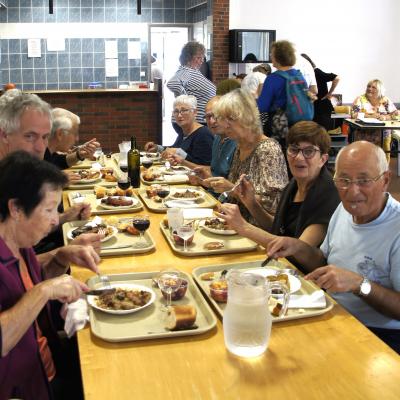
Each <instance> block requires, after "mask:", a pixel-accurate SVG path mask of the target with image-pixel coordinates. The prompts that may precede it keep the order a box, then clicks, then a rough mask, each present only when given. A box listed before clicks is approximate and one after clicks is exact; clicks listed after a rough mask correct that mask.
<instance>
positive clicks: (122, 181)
mask: <svg viewBox="0 0 400 400" xmlns="http://www.w3.org/2000/svg"><path fill="white" fill-rule="evenodd" d="M129 186H131V182H130V180H129V177H128V174H121V175H120V176H119V178H118V187H119V188H120V189H122V190H126V189H128V188H129Z"/></svg>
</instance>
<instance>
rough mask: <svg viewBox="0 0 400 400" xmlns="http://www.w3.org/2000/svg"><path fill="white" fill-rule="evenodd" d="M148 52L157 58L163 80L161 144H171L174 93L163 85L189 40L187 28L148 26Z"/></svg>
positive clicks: (172, 71) (173, 137)
mask: <svg viewBox="0 0 400 400" xmlns="http://www.w3.org/2000/svg"><path fill="white" fill-rule="evenodd" d="M150 37H151V38H150V46H151V47H150V54H151V55H153V56H154V57H155V58H156V59H157V66H158V67H159V68H160V69H161V70H162V73H163V80H164V87H163V91H164V99H163V132H162V138H163V139H162V144H163V145H171V144H172V143H173V142H174V141H175V139H176V132H175V131H174V129H173V128H172V125H171V115H172V104H173V101H174V94H173V93H172V92H171V91H170V90H169V89H168V88H167V86H166V85H165V83H166V82H168V80H169V79H170V78H171V77H172V76H173V75H174V74H175V72H176V70H177V69H178V68H179V65H180V63H179V56H180V54H181V50H182V47H183V46H184V45H185V43H187V42H188V41H189V28H188V27H177V26H169V27H168V26H150Z"/></svg>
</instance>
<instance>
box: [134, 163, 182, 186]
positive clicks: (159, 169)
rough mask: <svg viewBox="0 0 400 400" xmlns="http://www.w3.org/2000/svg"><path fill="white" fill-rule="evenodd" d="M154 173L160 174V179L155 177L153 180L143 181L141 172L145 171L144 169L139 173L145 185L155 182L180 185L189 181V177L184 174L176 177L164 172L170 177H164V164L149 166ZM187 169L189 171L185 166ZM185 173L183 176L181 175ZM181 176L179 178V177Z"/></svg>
mask: <svg viewBox="0 0 400 400" xmlns="http://www.w3.org/2000/svg"><path fill="white" fill-rule="evenodd" d="M150 169H151V170H152V171H153V172H154V173H157V174H162V175H161V178H160V179H155V180H154V181H151V182H149V181H145V180H144V179H143V174H144V173H146V172H147V171H146V170H142V173H141V174H140V180H141V182H142V183H144V184H145V185H154V184H156V183H165V184H167V185H182V184H187V183H188V182H189V177H188V176H187V175H185V174H181V175H179V176H177V177H176V178H173V177H174V175H170V174H165V175H167V176H169V177H171V178H170V179H168V178H167V179H165V178H164V173H163V172H164V171H165V167H164V166H158V167H157V166H156V167H151V168H150ZM187 171H189V168H187ZM183 175H185V176H183ZM180 177H181V178H180Z"/></svg>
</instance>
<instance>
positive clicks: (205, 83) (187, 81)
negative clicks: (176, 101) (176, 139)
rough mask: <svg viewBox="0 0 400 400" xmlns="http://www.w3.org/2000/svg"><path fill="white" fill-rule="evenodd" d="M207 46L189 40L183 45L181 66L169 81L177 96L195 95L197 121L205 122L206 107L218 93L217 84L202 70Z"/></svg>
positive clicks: (170, 87) (173, 122)
mask: <svg viewBox="0 0 400 400" xmlns="http://www.w3.org/2000/svg"><path fill="white" fill-rule="evenodd" d="M205 51H206V50H205V47H204V46H203V45H202V44H201V43H198V42H188V43H186V44H185V46H183V48H182V51H181V55H180V57H179V62H180V63H181V66H180V67H179V69H178V71H176V73H175V75H174V76H173V77H172V78H171V79H170V80H169V81H168V83H167V87H168V89H169V90H171V91H172V92H173V93H174V95H175V97H178V96H180V95H182V94H186V95H192V96H195V97H196V99H197V115H196V121H197V122H199V123H201V124H203V125H204V124H205V119H204V117H205V108H206V104H207V102H208V100H210V99H211V98H212V97H214V96H215V94H216V88H215V85H214V84H213V83H212V82H211V81H209V80H208V79H207V78H206V77H205V76H204V75H203V74H202V73H201V72H200V70H199V69H200V66H201V64H202V63H203V60H204V55H205ZM172 124H173V125H174V128H175V130H177V132H179V127H177V126H176V123H175V120H174V119H172Z"/></svg>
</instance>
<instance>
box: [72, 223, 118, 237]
mask: <svg viewBox="0 0 400 400" xmlns="http://www.w3.org/2000/svg"><path fill="white" fill-rule="evenodd" d="M99 229H104V230H105V234H104V237H107V236H110V235H112V234H113V233H114V231H113V228H111V227H110V226H107V225H106V224H98V225H95V226H90V225H83V226H80V227H79V228H76V229H74V230H73V231H71V236H72V237H73V238H76V237H78V236H79V235H82V234H83V233H98V232H99Z"/></svg>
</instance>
